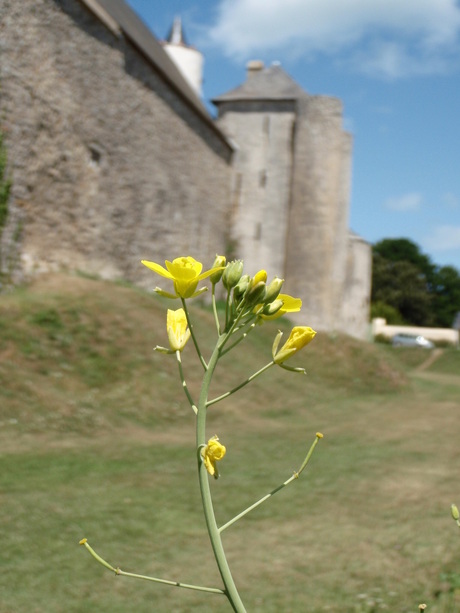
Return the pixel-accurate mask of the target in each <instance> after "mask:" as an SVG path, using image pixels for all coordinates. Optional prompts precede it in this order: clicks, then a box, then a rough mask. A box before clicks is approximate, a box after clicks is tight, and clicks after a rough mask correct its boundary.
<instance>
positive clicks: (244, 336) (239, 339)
mask: <svg viewBox="0 0 460 613" xmlns="http://www.w3.org/2000/svg"><path fill="white" fill-rule="evenodd" d="M248 323H249V322H248ZM255 326H256V323H255V322H253V323H252V324H251V325H250V326H249V330H247V331H246V332H244V333H243V334H242V335H241V336H240V337H239V338H238V340H236V341H235V342H234V343H233V344H232V345H230V346H229V347H226V349H225V350H224V351H222V353H221V355H225V354H226V353H228V352H229V351H231V350H232V349H233V348H234V347H236V346H237V345H238V344H239V343H241V341H244V339H245V338H246V337H247V335H248V334H249V333H250V332H252V331H253V330H254V328H255Z"/></svg>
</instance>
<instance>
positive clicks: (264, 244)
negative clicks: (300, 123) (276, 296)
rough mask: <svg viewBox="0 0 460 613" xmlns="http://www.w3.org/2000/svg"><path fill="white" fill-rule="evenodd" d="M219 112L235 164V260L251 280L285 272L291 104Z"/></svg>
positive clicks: (225, 106) (229, 108) (225, 108)
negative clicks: (240, 261)
mask: <svg viewBox="0 0 460 613" xmlns="http://www.w3.org/2000/svg"><path fill="white" fill-rule="evenodd" d="M240 106H241V104H240V105H238V104H237V103H232V102H228V103H224V104H222V105H220V106H219V116H220V119H219V125H220V126H221V127H222V128H223V129H224V130H225V131H226V133H227V134H228V135H229V136H230V137H231V138H232V139H233V140H234V141H235V142H236V143H237V144H238V149H237V151H236V154H235V159H234V164H233V167H234V188H233V201H232V204H233V207H232V222H231V225H232V239H233V242H234V250H235V256H236V257H239V258H242V259H243V260H244V261H245V262H247V263H248V266H247V271H248V272H249V273H250V274H254V273H255V272H257V271H258V270H260V269H266V270H268V271H270V272H273V273H274V274H275V273H276V274H278V276H282V275H283V274H284V271H285V268H286V261H285V258H286V250H285V247H284V245H285V241H286V234H287V229H288V220H289V199H290V187H291V173H292V161H293V160H292V151H291V149H292V129H293V125H294V121H295V106H294V103H292V102H290V103H284V104H283V103H272V102H271V101H268V102H257V101H255V102H251V101H249V102H244V109H240V108H239V107H240Z"/></svg>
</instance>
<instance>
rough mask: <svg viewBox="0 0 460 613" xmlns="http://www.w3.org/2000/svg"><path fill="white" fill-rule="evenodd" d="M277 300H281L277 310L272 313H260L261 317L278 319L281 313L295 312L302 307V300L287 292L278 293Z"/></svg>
mask: <svg viewBox="0 0 460 613" xmlns="http://www.w3.org/2000/svg"><path fill="white" fill-rule="evenodd" d="M278 300H282V301H283V306H282V307H281V308H280V310H279V311H277V312H276V313H275V314H274V315H261V317H262V318H263V319H268V320H271V319H278V317H281V316H282V315H286V313H297V311H300V309H301V308H302V300H301V299H300V298H294V297H293V296H289V294H279V295H278Z"/></svg>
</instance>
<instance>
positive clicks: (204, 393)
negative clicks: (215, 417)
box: [196, 335, 246, 613]
mask: <svg viewBox="0 0 460 613" xmlns="http://www.w3.org/2000/svg"><path fill="white" fill-rule="evenodd" d="M226 339H227V335H222V336H220V337H219V339H218V341H217V343H216V347H215V349H214V351H213V353H212V355H211V358H210V360H209V364H208V369H207V371H206V372H205V374H204V377H203V383H202V386H201V393H200V399H199V401H198V415H197V422H196V445H197V454H198V478H199V483H200V491H201V500H202V503H203V511H204V516H205V520H206V526H207V529H208V534H209V538H210V540H211V545H212V549H213V552H214V557H215V559H216V562H217V566H218V568H219V572H220V575H221V577H222V581H223V583H224V586H225V594H226V595H227V598H228V600H229V603H230V604H231V606H232V607H233V610H234V611H236V613H246V609H245V607H244V604H243V602H242V600H241V598H240V595H239V593H238V590H237V588H236V585H235V582H234V580H233V577H232V574H231V571H230V567H229V565H228V562H227V558H226V555H225V551H224V548H223V545H222V539H221V537H220V533H219V528H218V527H217V522H216V517H215V514H214V507H213V503H212V497H211V488H210V485H209V476H208V472H207V470H206V467H205V465H204V463H203V461H202V458H201V449H202V448H203V447H205V446H206V403H207V399H208V391H209V386H210V384H211V380H212V376H213V374H214V370H215V368H216V365H217V362H218V360H219V357H220V349H221V347H222V345H223V344H224V343H225V340H226Z"/></svg>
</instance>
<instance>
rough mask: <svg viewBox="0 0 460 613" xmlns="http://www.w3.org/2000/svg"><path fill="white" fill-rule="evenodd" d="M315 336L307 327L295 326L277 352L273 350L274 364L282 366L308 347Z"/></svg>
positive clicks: (275, 349)
mask: <svg viewBox="0 0 460 613" xmlns="http://www.w3.org/2000/svg"><path fill="white" fill-rule="evenodd" d="M315 336H316V332H315V331H314V330H312V328H309V327H307V326H295V327H294V328H292V330H291V334H290V335H289V338H288V340H287V341H286V342H285V343H284V345H283V346H282V347H281V349H280V350H279V351H277V348H274V350H273V361H274V362H275V364H282V363H283V362H285V361H286V360H287V359H288V358H290V357H291V355H293V354H294V353H296V352H297V351H300V350H301V349H303V347H305V345H308V343H310V342H311V341H312V340H313V339H314V338H315Z"/></svg>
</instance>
